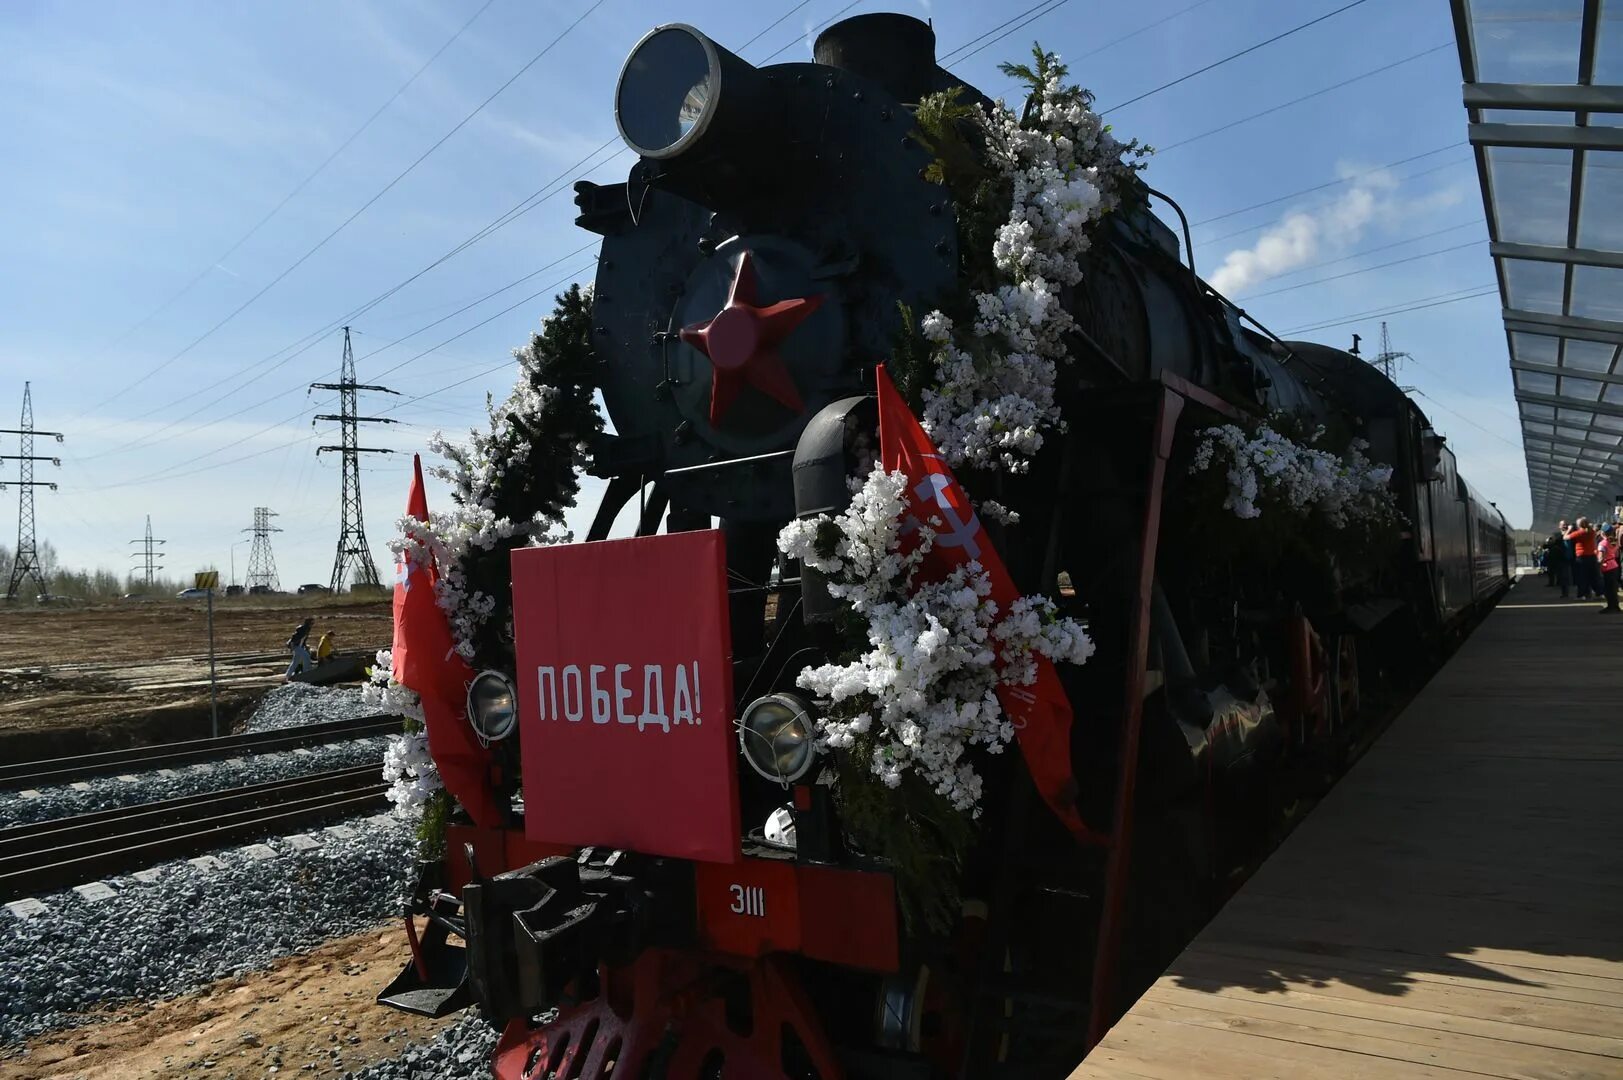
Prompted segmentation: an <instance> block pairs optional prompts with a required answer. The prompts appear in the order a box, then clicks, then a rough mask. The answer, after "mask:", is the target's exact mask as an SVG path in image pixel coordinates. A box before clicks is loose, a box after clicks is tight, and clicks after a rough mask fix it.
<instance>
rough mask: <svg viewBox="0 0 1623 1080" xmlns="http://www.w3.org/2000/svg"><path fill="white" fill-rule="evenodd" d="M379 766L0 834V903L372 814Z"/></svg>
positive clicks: (378, 796)
mask: <svg viewBox="0 0 1623 1080" xmlns="http://www.w3.org/2000/svg"><path fill="white" fill-rule="evenodd" d="M386 786H387V785H385V784H384V782H383V780H382V777H381V775H380V770H379V765H378V764H368V765H359V766H355V767H353V768H348V769H335V770H332V771H330V772H324V773H316V774H315V775H313V776H303V777H298V778H295V779H291V780H273V781H270V782H269V783H263V784H252V785H249V786H247V787H239V788H228V789H226V790H224V791H213V792H207V793H204V794H201V795H187V796H183V797H181V798H177V799H166V800H163V801H161V802H153V803H143V804H140V805H137V806H127V807H122V808H119V809H114V810H102V811H97V812H96V813H91V814H82V815H80V816H78V817H71V818H58V819H56V820H54V821H42V822H35V823H33V824H29V825H19V826H16V827H14V828H10V829H0V901H6V900H13V899H16V898H17V897H20V896H32V895H37V894H39V893H44V892H51V891H54V890H57V889H63V888H67V887H69V886H72V885H78V884H82V883H84V882H87V881H94V880H97V879H99V878H104V877H107V876H110V875H114V874H123V873H129V872H131V871H133V870H139V869H142V868H143V867H147V866H151V865H153V864H154V863H157V862H162V861H165V860H168V859H177V858H186V857H188V856H193V855H198V854H201V853H203V852H206V851H211V850H213V849H215V848H219V847H222V846H227V845H230V844H235V843H243V842H248V841H253V840H258V839H261V838H263V837H265V836H269V835H272V834H275V833H279V832H286V831H289V830H297V829H300V828H305V827H307V826H310V825H314V824H318V823H320V822H322V821H324V820H329V819H331V818H335V817H343V816H349V815H353V814H360V813H367V812H375V811H377V810H379V809H381V808H383V807H384V806H385V805H386V804H387V803H386V800H385V799H384V794H383V793H384V791H385V789H386Z"/></svg>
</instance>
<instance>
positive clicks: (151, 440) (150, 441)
mask: <svg viewBox="0 0 1623 1080" xmlns="http://www.w3.org/2000/svg"><path fill="white" fill-rule="evenodd" d="M591 246H592V245H591V244H586V245H584V246H582V247H579V248H576V249H575V250H574V251H571V252H568V253H567V254H564V255H560V256H558V258H556V259H554V260H552V261H551V262H549V263H547V264H546V265H545V266H543V267H541V268H540V269H538V270H532V271H530V272H529V273H528V274H525V275H524V276H523V277H520V278H517V279H515V280H513V281H510V282H508V283H507V284H506V285H503V286H501V287H500V288H498V289H495V290H493V291H491V292H488V293H486V294H485V295H484V296H481V297H479V298H478V299H477V300H474V301H472V302H470V303H467V304H464V305H463V306H462V307H460V308H458V309H457V310H455V311H453V312H451V313H450V314H449V315H443V316H441V317H440V318H438V319H435V320H434V321H433V322H431V323H428V324H427V325H425V326H420V327H418V328H417V329H415V330H413V331H411V332H410V333H408V334H405V335H403V336H401V337H398V338H396V339H395V340H393V341H391V342H389V343H388V344H387V345H382V346H379V347H378V348H376V349H373V350H372V351H371V352H369V353H367V354H366V355H364V356H362V357H361V359H362V360H366V359H369V358H370V357H373V356H376V355H377V354H378V353H380V352H383V351H384V350H386V349H391V348H393V347H394V346H396V345H399V344H400V343H401V342H404V341H409V340H410V339H411V338H414V337H416V336H417V335H418V334H421V333H423V332H424V331H426V330H431V329H433V328H434V327H436V326H438V325H439V324H440V323H443V322H446V321H447V320H450V319H454V318H456V316H458V315H460V314H462V313H463V312H465V311H467V310H469V309H470V308H474V307H478V306H479V305H480V304H482V303H484V302H485V301H487V300H490V299H493V298H494V297H497V296H500V295H501V294H502V293H504V292H506V291H507V290H509V289H511V288H514V287H515V286H517V285H521V284H523V283H524V282H526V281H529V280H530V279H531V278H534V277H536V276H537V275H539V274H543V273H545V272H546V271H548V270H550V269H552V268H553V267H554V266H557V265H558V264H559V263H561V262H563V261H564V260H565V259H571V258H574V257H575V256H576V255H578V254H580V253H581V252H582V251H585V250H586V248H589V247H591ZM506 310H507V311H511V310H512V309H511V308H508V309H506ZM497 314H505V311H503V312H498V313H497ZM487 321H488V320H487ZM479 325H481V326H482V325H484V324H483V323H480V324H479ZM313 345H314V343H312V344H311V345H307V346H306V347H305V348H304V349H301V350H300V351H299V352H298V353H295V354H293V355H292V356H288V357H285V358H284V359H283V360H281V361H279V362H278V363H277V364H276V365H275V367H281V366H282V365H283V364H286V363H288V362H289V361H291V360H293V359H294V358H295V357H297V356H299V355H302V354H303V353H304V352H306V351H308V350H309V349H310V348H311V347H313ZM429 351H430V352H432V351H433V350H429ZM424 355H427V354H426V353H419V354H418V355H417V356H415V357H412V360H416V359H418V358H419V357H421V356H424ZM412 360H407V361H406V362H405V363H402V364H397V365H395V366H394V367H392V368H390V369H389V370H388V371H385V372H383V374H384V375H388V374H390V373H391V372H394V371H398V370H399V369H400V368H402V367H405V366H406V364H409V363H411V362H412ZM273 370H275V368H268V369H266V370H265V371H262V372H260V373H259V374H258V375H255V376H254V377H253V378H252V379H250V380H249V381H248V382H247V383H244V384H242V386H240V387H237V388H236V389H234V390H230V391H227V392H226V393H224V394H222V395H221V396H219V397H217V398H215V399H214V400H212V401H209V402H207V403H205V404H203V405H200V406H198V407H197V408H196V409H194V410H192V411H191V412H190V413H187V414H186V415H185V416H181V417H177V418H176V419H174V420H172V421H170V422H169V423H168V424H167V425H165V427H163V428H159V429H158V431H155V432H152V433H150V434H149V435H148V436H146V437H145V439H146V441H145V442H144V443H143V442H142V441H141V440H139V439H137V440H135V441H134V442H133V443H129V444H125V446H132V445H136V444H140V445H141V446H142V447H143V448H145V449H150V448H151V447H154V446H157V445H159V444H161V443H165V442H169V441H171V440H173V439H178V438H180V437H181V436H182V435H196V434H198V433H199V432H203V431H207V430H208V429H209V428H211V427H214V426H215V425H217V424H222V423H225V422H226V421H227V420H230V419H232V418H234V417H236V416H240V415H242V414H243V413H245V412H249V411H251V410H253V409H256V408H259V407H260V406H263V405H268V404H270V403H271V402H273V401H276V400H278V399H280V398H284V397H287V396H288V395H290V394H293V393H297V391H298V388H297V387H294V388H292V389H289V390H284V391H282V392H281V393H279V394H273V395H271V396H270V397H268V398H264V399H261V400H260V401H258V402H255V403H254V404H252V405H249V406H247V407H245V408H243V409H239V410H237V411H236V412H233V413H228V414H226V415H224V416H221V417H218V418H216V419H214V420H210V421H209V422H208V423H206V424H202V425H200V426H198V427H195V428H189V429H186V430H184V431H176V432H175V433H174V434H172V435H163V436H162V437H161V438H160V437H155V436H160V435H162V432H164V431H166V430H168V429H169V428H173V427H176V426H178V425H179V424H180V423H182V422H183V421H185V420H188V419H190V418H191V417H193V416H196V415H197V414H198V413H200V412H203V411H204V410H206V409H209V408H211V407H213V406H214V405H218V404H219V403H220V402H222V401H225V400H227V399H229V398H232V397H234V396H236V394H237V393H238V392H240V390H241V389H242V388H243V387H246V386H249V385H251V384H252V383H254V382H257V381H258V380H260V379H262V378H264V377H265V376H266V375H268V374H270V372H271V371H273ZM379 377H380V378H381V377H382V376H379ZM323 404H325V402H323ZM119 449H122V447H114V448H112V449H110V450H102V451H99V452H97V453H95V454H89V455H86V456H85V457H84V458H83V459H81V460H90V459H91V458H98V457H105V456H106V455H108V454H111V453H114V452H116V451H117V450H119Z"/></svg>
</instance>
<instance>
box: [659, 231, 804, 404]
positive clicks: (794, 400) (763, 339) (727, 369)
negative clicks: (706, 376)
mask: <svg viewBox="0 0 1623 1080" xmlns="http://www.w3.org/2000/svg"><path fill="white" fill-rule="evenodd" d="M822 304H823V297H822V296H821V295H817V296H807V297H803V298H798V299H794V300H780V301H778V302H777V303H776V304H768V305H767V306H766V307H761V306H760V301H759V298H758V297H757V293H756V281H755V265H754V263H753V262H752V261H751V259H750V253H749V252H747V251H746V252H744V254H743V257H742V258H740V259H739V260H738V273H737V274H736V275H735V276H734V277H733V285H732V289H731V290H730V291H729V292H728V294H727V303H726V305H725V306H724V307H723V308H722V309H721V310H720V311H719V312H717V313H716V316H715V318H713V319H710V320H709V321H708V322H702V323H694V324H693V325H692V326H685V327H683V328H682V333H681V337H682V340H683V341H685V342H687V343H688V344H689V345H692V346H693V347H694V348H695V349H698V350H699V351H700V352H702V353H704V354H705V356H707V357H709V358H710V365H711V376H710V425H711V426H712V427H718V426H720V424H721V420H722V417H723V416H725V415H726V414H727V410H728V409H729V408H731V407H732V404H733V402H734V401H736V400H737V399H738V395H739V393H740V392H741V391H742V390H743V389H744V387H745V386H746V385H748V386H753V387H755V389H757V390H759V391H761V393H763V394H765V395H766V396H767V397H770V398H772V399H773V400H774V401H777V402H778V403H780V404H781V405H783V406H784V407H785V408H789V409H793V410H794V411H795V412H799V411H801V410H802V409H804V408H805V404H804V403H803V402H802V401H801V400H800V391H799V389H797V388H796V387H795V381H794V379H792V378H791V377H790V376H789V368H788V365H786V364H785V363H784V362H783V357H782V356H780V355H779V354H778V345H779V344H781V343H782V341H783V339H784V338H786V337H788V336H789V333H790V331H792V330H794V328H795V327H797V326H799V325H800V324H801V323H802V322H804V321H805V320H806V316H808V315H810V314H811V313H812V312H814V311H816V310H817V309H818V308H819V307H821V306H822Z"/></svg>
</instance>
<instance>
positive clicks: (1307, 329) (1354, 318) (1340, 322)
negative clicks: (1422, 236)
mask: <svg viewBox="0 0 1623 1080" xmlns="http://www.w3.org/2000/svg"><path fill="white" fill-rule="evenodd" d="M1471 288H1472V289H1475V290H1477V291H1475V292H1467V293H1465V294H1464V295H1463V296H1456V295H1454V294H1453V293H1438V294H1437V296H1428V297H1422V298H1421V299H1422V300H1427V301H1431V302H1430V303H1421V302H1420V301H1419V300H1415V301H1407V302H1406V303H1407V304H1408V305H1409V306H1401V305H1400V306H1398V307H1391V308H1384V309H1382V308H1376V309H1374V310H1372V311H1360V312H1358V313H1356V314H1354V315H1348V316H1343V317H1340V318H1336V319H1332V320H1329V321H1327V322H1319V323H1312V324H1310V325H1304V326H1293V327H1291V328H1290V329H1289V330H1281V331H1280V334H1281V335H1284V334H1306V333H1311V332H1312V331H1315V330H1328V329H1330V328H1331V327H1335V326H1346V325H1347V324H1348V323H1355V322H1358V321H1359V320H1360V319H1373V318H1378V317H1380V316H1382V315H1402V314H1404V313H1405V312H1410V311H1422V310H1424V309H1426V308H1434V307H1441V306H1442V305H1444V304H1457V303H1459V302H1460V301H1461V300H1474V299H1476V298H1477V297H1479V296H1487V295H1488V294H1489V293H1498V291H1499V286H1498V285H1497V284H1489V285H1473V286H1471ZM1456 291H1457V290H1456ZM1438 297H1449V299H1446V300H1443V299H1438Z"/></svg>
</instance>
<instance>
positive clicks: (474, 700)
mask: <svg viewBox="0 0 1623 1080" xmlns="http://www.w3.org/2000/svg"><path fill="white" fill-rule="evenodd" d="M468 722H469V723H470V724H472V725H473V730H475V731H477V732H478V733H479V737H480V738H482V739H484V740H485V741H486V742H497V741H499V740H501V739H505V738H507V737H508V736H509V735H511V734H513V729H514V728H516V727H517V726H518V697H517V696H516V695H515V694H514V693H513V683H512V681H511V680H510V679H508V677H507V676H506V675H503V674H502V673H501V672H499V671H484V672H480V674H479V675H478V676H477V677H476V678H475V679H474V680H473V682H472V683H470V684H469V686H468Z"/></svg>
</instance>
